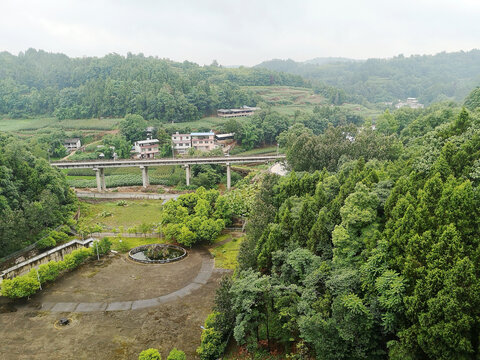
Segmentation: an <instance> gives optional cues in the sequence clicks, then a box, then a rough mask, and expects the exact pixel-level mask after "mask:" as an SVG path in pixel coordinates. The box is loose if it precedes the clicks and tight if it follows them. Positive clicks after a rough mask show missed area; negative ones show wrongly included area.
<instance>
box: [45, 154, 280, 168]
mask: <svg viewBox="0 0 480 360" xmlns="http://www.w3.org/2000/svg"><path fill="white" fill-rule="evenodd" d="M283 159H285V155H273V156H225V157H201V158H178V159H152V160H115V161H114V160H93V161H75V162H73V161H72V162H54V163H51V165H52V166H56V167H58V168H60V169H91V168H107V167H111V168H115V167H132V166H147V167H148V166H164V165H194V164H199V165H203V164H226V163H229V164H240V163H255V162H266V161H277V160H283Z"/></svg>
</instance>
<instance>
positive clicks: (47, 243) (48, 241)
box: [37, 236, 57, 250]
mask: <svg viewBox="0 0 480 360" xmlns="http://www.w3.org/2000/svg"><path fill="white" fill-rule="evenodd" d="M55 245H57V242H56V241H55V239H54V238H53V237H52V236H46V237H44V238H43V239H40V240H39V241H38V242H37V247H38V248H39V249H40V250H43V249H48V248H52V247H54V246H55Z"/></svg>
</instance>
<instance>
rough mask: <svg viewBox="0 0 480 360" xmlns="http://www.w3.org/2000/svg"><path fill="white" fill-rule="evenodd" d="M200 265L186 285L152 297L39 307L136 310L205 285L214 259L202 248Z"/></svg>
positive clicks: (61, 303) (160, 302) (185, 293)
mask: <svg viewBox="0 0 480 360" xmlns="http://www.w3.org/2000/svg"><path fill="white" fill-rule="evenodd" d="M201 256H202V267H201V269H200V271H199V272H198V275H197V277H196V278H195V279H194V280H193V281H192V282H191V283H190V284H188V285H186V286H184V287H183V288H181V289H179V290H177V291H174V292H172V293H170V294H166V295H162V296H159V297H156V298H152V299H142V300H133V301H116V302H88V303H86V302H57V303H53V302H45V303H43V304H42V306H41V309H42V310H46V311H53V312H92V311H123V310H137V309H144V308H149V307H153V306H158V305H160V304H164V303H166V302H169V301H173V300H177V299H180V298H183V297H185V296H187V295H190V294H191V293H192V292H193V291H195V290H197V289H199V288H200V287H202V286H203V285H205V284H206V283H207V282H208V280H209V279H210V276H211V275H212V272H213V268H214V266H215V261H214V259H212V256H211V255H210V253H209V252H208V250H206V249H204V250H202V255H201Z"/></svg>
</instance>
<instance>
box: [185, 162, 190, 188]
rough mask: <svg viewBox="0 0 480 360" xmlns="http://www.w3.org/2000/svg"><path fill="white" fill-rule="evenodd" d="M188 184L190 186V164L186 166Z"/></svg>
mask: <svg viewBox="0 0 480 360" xmlns="http://www.w3.org/2000/svg"><path fill="white" fill-rule="evenodd" d="M185 176H186V184H187V186H189V185H190V164H187V165H185Z"/></svg>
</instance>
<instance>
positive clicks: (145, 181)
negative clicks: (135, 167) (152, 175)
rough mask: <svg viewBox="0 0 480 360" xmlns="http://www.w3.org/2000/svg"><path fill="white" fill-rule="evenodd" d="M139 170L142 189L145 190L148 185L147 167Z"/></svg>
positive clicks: (141, 167)
mask: <svg viewBox="0 0 480 360" xmlns="http://www.w3.org/2000/svg"><path fill="white" fill-rule="evenodd" d="M140 169H142V183H143V187H144V188H146V187H147V186H149V185H150V179H149V178H148V166H140Z"/></svg>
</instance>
